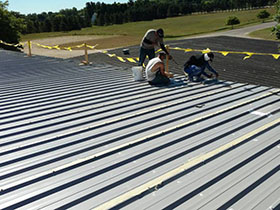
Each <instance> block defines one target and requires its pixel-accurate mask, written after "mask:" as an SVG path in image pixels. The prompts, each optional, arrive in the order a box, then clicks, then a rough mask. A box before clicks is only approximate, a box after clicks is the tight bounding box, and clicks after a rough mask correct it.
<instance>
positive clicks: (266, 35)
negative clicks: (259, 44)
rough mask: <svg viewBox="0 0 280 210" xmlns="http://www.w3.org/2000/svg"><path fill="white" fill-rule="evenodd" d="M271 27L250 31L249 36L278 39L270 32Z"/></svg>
mask: <svg viewBox="0 0 280 210" xmlns="http://www.w3.org/2000/svg"><path fill="white" fill-rule="evenodd" d="M271 29H272V28H271V27H270V28H266V29H262V30H258V31H254V32H252V33H250V34H249V36H251V37H256V38H261V39H267V40H273V41H280V40H277V38H276V35H275V34H272V33H271Z"/></svg>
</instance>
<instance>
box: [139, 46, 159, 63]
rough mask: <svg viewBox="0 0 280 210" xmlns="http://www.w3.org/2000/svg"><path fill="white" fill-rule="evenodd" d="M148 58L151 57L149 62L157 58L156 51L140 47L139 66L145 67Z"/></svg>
mask: <svg viewBox="0 0 280 210" xmlns="http://www.w3.org/2000/svg"><path fill="white" fill-rule="evenodd" d="M146 56H148V57H149V60H151V59H153V58H154V57H155V56H156V54H155V49H144V48H143V47H140V55H139V63H138V66H143V63H144V61H145V58H146Z"/></svg>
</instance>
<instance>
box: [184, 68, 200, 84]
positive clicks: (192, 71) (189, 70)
mask: <svg viewBox="0 0 280 210" xmlns="http://www.w3.org/2000/svg"><path fill="white" fill-rule="evenodd" d="M204 69H205V68H201V67H198V66H195V65H191V66H189V67H185V68H184V71H185V72H186V73H187V74H188V76H189V80H190V81H193V77H194V76H196V77H197V78H198V79H199V78H200V76H201V74H203V72H204Z"/></svg>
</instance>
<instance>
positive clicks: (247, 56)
mask: <svg viewBox="0 0 280 210" xmlns="http://www.w3.org/2000/svg"><path fill="white" fill-rule="evenodd" d="M0 43H1V44H4V45H7V46H14V47H19V46H24V45H25V44H26V43H22V42H21V43H19V44H9V43H6V42H4V41H2V40H0ZM32 43H33V44H36V45H37V46H38V47H42V48H45V49H50V50H52V49H56V50H68V51H72V49H74V48H82V47H85V46H86V48H90V49H95V48H96V46H97V45H94V46H91V45H88V44H81V45H76V46H70V47H60V46H59V45H55V46H47V45H42V44H39V43H35V42H32ZM31 45H32V44H31ZM169 49H172V50H180V51H184V52H186V53H188V52H202V53H208V52H214V53H220V54H222V55H223V56H227V55H228V54H243V55H245V57H244V58H243V60H246V59H249V58H251V57H252V56H253V55H265V56H272V57H273V58H274V59H276V60H277V59H279V57H280V54H273V53H255V52H236V51H225V50H223V51H216V50H210V49H209V48H207V49H204V50H198V49H191V48H181V47H170V48H169ZM160 51H161V49H160V50H158V51H157V52H160ZM157 52H156V53H157ZM103 53H105V54H107V55H108V56H109V57H111V58H112V57H116V58H117V59H118V60H119V61H121V62H123V63H124V62H126V61H129V62H131V63H137V62H138V61H139V58H135V57H134V58H133V57H131V58H124V57H121V56H117V55H116V54H110V53H108V51H103Z"/></svg>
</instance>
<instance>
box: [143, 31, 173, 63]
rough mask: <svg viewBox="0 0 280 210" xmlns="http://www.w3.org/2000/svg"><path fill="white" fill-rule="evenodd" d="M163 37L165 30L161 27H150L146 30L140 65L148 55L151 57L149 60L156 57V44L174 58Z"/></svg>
mask: <svg viewBox="0 0 280 210" xmlns="http://www.w3.org/2000/svg"><path fill="white" fill-rule="evenodd" d="M163 37H164V31H163V29H161V28H160V29H157V30H155V29H150V30H148V31H147V32H146V34H145V36H144V37H143V39H142V41H141V44H140V55H139V63H138V64H139V66H142V65H143V63H144V61H145V58H146V56H148V57H149V60H151V59H152V58H154V57H155V46H158V47H160V48H161V49H162V50H163V51H164V52H165V53H166V54H167V55H168V56H169V58H170V59H172V57H171V56H170V55H169V53H168V52H167V50H166V48H165V46H164V43H163Z"/></svg>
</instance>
